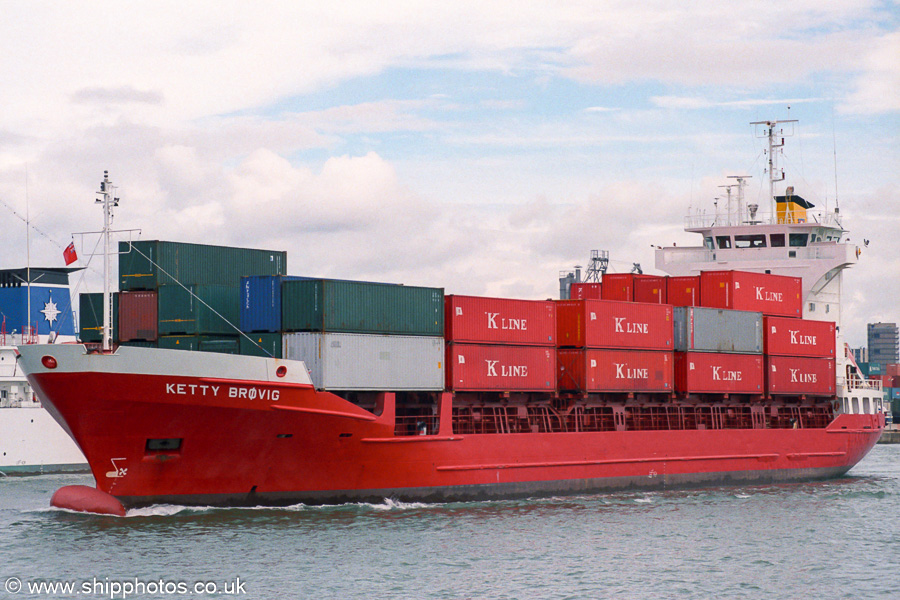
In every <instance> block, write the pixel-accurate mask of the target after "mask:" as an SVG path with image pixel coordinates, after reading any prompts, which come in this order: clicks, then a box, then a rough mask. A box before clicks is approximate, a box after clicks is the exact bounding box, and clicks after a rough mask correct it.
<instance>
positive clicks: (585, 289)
mask: <svg viewBox="0 0 900 600" xmlns="http://www.w3.org/2000/svg"><path fill="white" fill-rule="evenodd" d="M602 288H603V286H602V284H600V283H594V282H591V283H588V282H584V281H582V282H581V283H573V284H572V285H570V286H569V300H600V299H601V298H602V297H603V289H602Z"/></svg>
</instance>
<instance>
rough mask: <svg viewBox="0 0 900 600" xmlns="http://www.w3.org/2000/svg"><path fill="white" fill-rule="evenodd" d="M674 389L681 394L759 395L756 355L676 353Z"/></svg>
mask: <svg viewBox="0 0 900 600" xmlns="http://www.w3.org/2000/svg"><path fill="white" fill-rule="evenodd" d="M675 391H676V392H679V393H684V394H762V393H763V357H762V356H760V355H759V354H719V353H715V352H676V353H675Z"/></svg>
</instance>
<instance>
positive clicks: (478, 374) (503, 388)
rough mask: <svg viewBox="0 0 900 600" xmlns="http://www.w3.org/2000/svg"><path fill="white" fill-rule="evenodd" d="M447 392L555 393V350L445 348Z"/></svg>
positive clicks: (479, 345)
mask: <svg viewBox="0 0 900 600" xmlns="http://www.w3.org/2000/svg"><path fill="white" fill-rule="evenodd" d="M447 389H448V390H451V391H457V392H464V391H467V392H548V391H553V390H555V389H556V348H550V347H546V346H501V345H487V344H448V345H447Z"/></svg>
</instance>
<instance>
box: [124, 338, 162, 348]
mask: <svg viewBox="0 0 900 600" xmlns="http://www.w3.org/2000/svg"><path fill="white" fill-rule="evenodd" d="M119 345H120V346H136V347H138V348H157V347H158V346H157V345H156V342H150V341H146V340H131V341H128V342H119Z"/></svg>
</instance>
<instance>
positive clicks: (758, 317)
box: [675, 306, 763, 354]
mask: <svg viewBox="0 0 900 600" xmlns="http://www.w3.org/2000/svg"><path fill="white" fill-rule="evenodd" d="M762 333H763V323H762V313H758V312H749V311H744V310H726V309H719V308H700V307H698V306H676V307H675V351H676V352H687V351H691V352H728V353H734V354H762V351H763V342H762Z"/></svg>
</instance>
